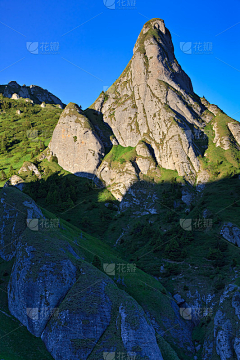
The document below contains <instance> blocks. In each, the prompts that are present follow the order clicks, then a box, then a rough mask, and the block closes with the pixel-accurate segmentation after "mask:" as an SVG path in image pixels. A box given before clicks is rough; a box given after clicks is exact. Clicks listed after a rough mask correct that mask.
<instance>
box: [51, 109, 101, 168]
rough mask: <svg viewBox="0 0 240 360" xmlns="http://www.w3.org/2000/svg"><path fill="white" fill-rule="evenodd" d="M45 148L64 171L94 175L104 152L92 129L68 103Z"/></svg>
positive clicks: (83, 117) (82, 116) (84, 118)
mask: <svg viewBox="0 0 240 360" xmlns="http://www.w3.org/2000/svg"><path fill="white" fill-rule="evenodd" d="M49 148H50V150H51V151H52V153H53V155H56V156H57V158H58V163H59V165H60V166H62V167H63V168H64V169H65V170H68V171H70V172H72V173H74V174H77V175H81V174H80V173H81V172H82V173H85V174H86V173H89V175H91V174H95V172H96V169H97V167H98V166H99V164H100V160H101V159H102V157H103V156H104V153H105V150H104V146H103V143H102V141H101V140H100V138H99V137H98V135H97V133H96V132H95V129H94V127H93V125H92V124H91V123H90V121H89V120H88V118H87V117H86V116H85V115H83V113H82V111H81V110H80V108H79V107H78V106H77V105H75V104H73V103H70V104H68V105H67V107H66V108H65V110H64V111H63V113H62V115H61V117H60V119H59V121H58V124H57V126H56V128H55V129H54V132H53V136H52V140H51V143H50V144H49Z"/></svg>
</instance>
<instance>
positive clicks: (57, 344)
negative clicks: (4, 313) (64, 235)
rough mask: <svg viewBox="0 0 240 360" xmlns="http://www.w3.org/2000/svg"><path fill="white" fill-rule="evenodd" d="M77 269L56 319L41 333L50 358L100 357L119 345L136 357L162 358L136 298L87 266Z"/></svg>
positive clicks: (84, 264) (65, 359) (150, 327)
mask: <svg viewBox="0 0 240 360" xmlns="http://www.w3.org/2000/svg"><path fill="white" fill-rule="evenodd" d="M80 271H81V274H80V277H79V279H78V281H77V282H76V283H75V285H74V286H73V287H72V289H71V290H70V291H69V293H68V294H67V296H66V298H65V299H64V301H63V302H62V303H61V305H60V307H59V313H58V317H57V319H56V318H52V319H51V320H50V321H49V323H48V324H47V326H46V328H45V330H44V332H43V334H42V340H43V341H44V343H45V345H46V347H47V349H48V351H49V352H50V353H51V354H52V356H53V357H54V359H59V358H60V357H61V358H62V359H63V360H67V359H70V360H75V359H76V360H77V359H79V358H81V359H83V360H85V359H87V358H88V356H89V354H90V353H91V354H92V355H93V354H94V355H95V357H96V358H97V356H98V357H100V358H101V357H102V353H103V352H110V351H111V350H112V349H115V351H120V349H121V348H122V347H120V346H123V348H125V351H126V353H127V352H128V353H130V352H135V353H136V354H137V355H138V356H140V358H144V356H148V358H149V359H152V360H155V359H159V360H161V359H163V358H162V355H161V352H160V350H159V348H158V346H157V342H156V338H155V333H154V330H153V327H152V325H151V324H149V322H148V320H147V318H146V316H145V314H144V312H143V310H142V308H141V307H140V306H139V305H138V304H137V303H136V301H135V300H134V299H133V298H131V297H130V296H129V295H127V294H126V293H125V292H124V291H121V290H119V289H118V288H117V286H116V285H115V284H114V283H113V281H112V280H111V279H110V278H109V277H107V276H106V275H104V274H103V273H101V272H100V271H99V270H97V269H95V268H93V267H92V266H91V265H89V264H87V263H82V265H81V270H80ZM113 309H115V311H114V312H113ZM108 329H111V330H108ZM114 334H117V336H118V341H117V342H116V341H114V338H113V336H114ZM104 336H106V338H104V339H102V337H104ZM96 344H97V347H96ZM110 344H111V345H110ZM123 348H122V349H123ZM101 349H102V351H101Z"/></svg>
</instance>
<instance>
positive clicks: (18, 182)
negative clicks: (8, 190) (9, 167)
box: [3, 175, 25, 191]
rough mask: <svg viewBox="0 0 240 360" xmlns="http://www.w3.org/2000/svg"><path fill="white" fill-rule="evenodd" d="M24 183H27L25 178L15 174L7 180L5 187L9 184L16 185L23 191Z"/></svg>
mask: <svg viewBox="0 0 240 360" xmlns="http://www.w3.org/2000/svg"><path fill="white" fill-rule="evenodd" d="M24 185H25V183H24V180H23V179H22V178H21V177H20V176H18V175H13V176H11V177H10V178H9V179H8V181H6V182H5V184H4V186H3V187H4V188H5V187H8V186H15V187H17V188H18V189H19V190H21V191H22V190H23V188H24Z"/></svg>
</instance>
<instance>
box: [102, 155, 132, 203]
mask: <svg viewBox="0 0 240 360" xmlns="http://www.w3.org/2000/svg"><path fill="white" fill-rule="evenodd" d="M97 176H98V177H99V178H100V180H103V181H104V183H105V184H106V186H109V190H110V191H111V193H112V194H113V195H114V196H115V198H116V199H117V200H119V201H121V200H122V198H123V196H124V195H125V194H126V192H127V190H128V189H129V188H130V187H131V186H132V185H133V184H134V183H135V182H136V181H138V176H137V172H136V169H135V168H134V166H133V165H132V163H131V162H130V161H127V162H125V163H123V164H120V163H119V164H118V166H117V167H114V165H112V164H109V163H108V162H107V161H103V162H102V164H101V165H100V167H99V169H98V171H97Z"/></svg>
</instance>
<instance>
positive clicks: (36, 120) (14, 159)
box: [0, 95, 62, 186]
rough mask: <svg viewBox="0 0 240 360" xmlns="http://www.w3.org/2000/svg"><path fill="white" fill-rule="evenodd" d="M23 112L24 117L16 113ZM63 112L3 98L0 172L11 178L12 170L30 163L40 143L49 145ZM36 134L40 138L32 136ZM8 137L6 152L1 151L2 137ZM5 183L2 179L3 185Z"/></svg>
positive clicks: (52, 107)
mask: <svg viewBox="0 0 240 360" xmlns="http://www.w3.org/2000/svg"><path fill="white" fill-rule="evenodd" d="M17 110H21V111H22V113H21V115H17V114H16V111H17ZM61 112H62V110H61V109H59V108H58V107H57V106H55V105H46V108H41V106H40V105H32V104H30V103H26V101H25V100H23V99H19V100H11V99H7V98H3V97H1V95H0V164H1V165H0V170H4V171H5V173H6V174H7V175H8V172H9V168H10V166H11V165H12V167H13V169H14V170H15V169H16V170H18V169H19V168H20V167H21V166H22V164H23V162H24V161H28V160H30V156H31V152H32V151H35V149H36V147H37V146H38V147H39V141H40V140H41V141H43V142H44V144H45V146H47V145H48V143H49V141H50V139H51V136H52V132H53V130H54V128H55V126H56V124H57V122H58V119H59V116H60V114H61ZM33 131H37V136H36V137H35V136H34V135H33V133H32V132H33ZM4 136H6V146H7V151H5V152H3V151H1V143H2V139H3V137H4ZM3 183H4V182H1V180H0V186H1V185H2V184H3Z"/></svg>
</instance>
